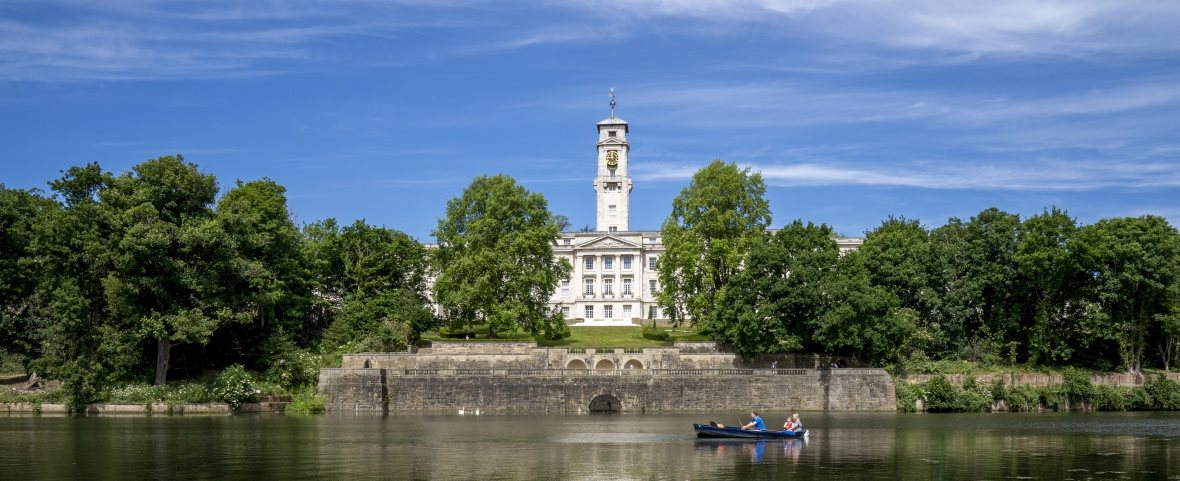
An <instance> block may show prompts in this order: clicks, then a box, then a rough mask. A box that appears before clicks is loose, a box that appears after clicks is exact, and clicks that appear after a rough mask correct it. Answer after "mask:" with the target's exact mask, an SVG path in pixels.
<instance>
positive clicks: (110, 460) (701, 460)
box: [0, 413, 1180, 481]
mask: <svg viewBox="0 0 1180 481" xmlns="http://www.w3.org/2000/svg"><path fill="white" fill-rule="evenodd" d="M785 414H786V413H768V414H766V416H765V417H766V419H767V423H768V424H770V425H772V426H777V425H781V423H782V421H783V418H784V416H785ZM802 414H803V419H804V422H805V423H806V424H807V425H808V426H809V427H810V428H811V430H812V434H811V436H810V439H808V440H807V441H806V442H804V441H797V440H790V441H764V442H748V441H746V442H743V441H707V440H698V439H696V438H695V437H694V434H693V432H692V423H693V422H704V421H708V420H709V419H714V420H717V421H721V422H729V423H735V422H738V421H739V418H741V417H742V416H743V413H725V414H721V413H714V414H712V415H701V414H696V415H640V414H635V415H631V414H624V415H592V416H523V415H522V416H509V415H490V416H489V415H483V416H471V415H467V416H458V415H395V416H386V417H382V416H359V417H356V416H346V415H327V416H311V417H297V416H287V417H283V416H266V415H263V416H218V417H168V416H158V417H90V418H61V417H0V480H14V479H15V480H38V479H209V480H221V479H251V480H259V481H261V480H272V479H273V480H293V479H348V480H353V479H480V480H483V479H503V480H530V479H572V480H598V479H609V480H629V479H637V480H638V479H642V480H697V479H709V480H714V479H945V480H960V479H995V480H1001V479H1048V480H1059V479H1078V480H1082V479H1103V480H1105V479H1180V414H1173V413H1115V414H1105V413H1102V414H1085V413H1078V414H892V413H887V414H866V413H802Z"/></svg>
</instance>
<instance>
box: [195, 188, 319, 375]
mask: <svg viewBox="0 0 1180 481" xmlns="http://www.w3.org/2000/svg"><path fill="white" fill-rule="evenodd" d="M285 192H286V189H284V188H283V187H282V186H281V185H279V184H277V183H276V182H274V181H273V180H270V179H263V180H258V181H253V182H246V183H243V182H241V181H239V182H238V183H237V184H236V185H235V186H234V188H232V189H230V190H229V192H227V193H226V194H225V196H223V197H222V198H221V200H220V201H219V202H218V203H217V209H216V211H215V215H216V219H217V224H218V225H219V226H220V228H221V230H223V231H224V232H225V234H226V236H227V237H228V239H229V241H230V242H231V244H232V247H231V248H232V257H231V258H230V259H229V266H228V267H229V271H228V274H229V275H228V276H226V277H224V278H222V279H221V284H222V285H223V286H224V287H225V292H226V295H227V298H226V300H225V301H224V302H225V307H226V308H228V309H230V310H231V311H232V312H233V313H235V314H236V315H237V316H239V317H240V318H242V319H243V320H244V321H245V322H243V323H241V324H237V323H234V324H229V325H225V326H223V328H222V329H220V331H219V333H218V334H217V336H215V339H214V340H212V341H211V343H212V344H211V345H214V346H216V345H217V343H218V342H219V341H220V343H222V344H224V347H225V348H226V349H219V350H218V351H220V352H227V351H228V349H229V348H230V347H231V346H245V347H246V349H247V350H249V349H250V348H254V350H255V352H254V354H256V355H257V354H260V352H257V349H256V348H258V347H260V346H261V345H262V344H263V342H264V341H265V340H266V339H267V338H268V337H269V336H272V335H284V336H285V335H289V334H288V333H293V332H296V331H298V330H299V329H300V327H301V323H302V321H303V316H304V313H305V310H306V305H307V303H308V299H309V297H310V289H309V287H308V283H307V281H306V279H307V277H308V275H307V264H308V263H307V262H306V260H305V259H304V250H303V237H302V235H301V234H300V232H299V228H298V227H296V226H295V223H294V222H293V221H292V220H291V214H290V212H289V211H288V209H287V198H286V195H285ZM216 361H218V364H221V365H225V364H229V363H231V362H234V361H237V360H230V359H227V358H224V357H223V358H221V359H216ZM262 363H263V364H265V363H266V360H265V359H263V360H262Z"/></svg>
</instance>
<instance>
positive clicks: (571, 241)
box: [562, 237, 574, 246]
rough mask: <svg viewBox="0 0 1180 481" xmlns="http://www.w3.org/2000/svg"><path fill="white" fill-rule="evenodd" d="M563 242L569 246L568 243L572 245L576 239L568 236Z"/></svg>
mask: <svg viewBox="0 0 1180 481" xmlns="http://www.w3.org/2000/svg"><path fill="white" fill-rule="evenodd" d="M562 243H563V244H565V245H567V246H568V245H572V244H573V243H574V240H573V239H570V238H568V237H567V238H565V239H562Z"/></svg>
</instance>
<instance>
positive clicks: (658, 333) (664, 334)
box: [643, 322, 672, 341]
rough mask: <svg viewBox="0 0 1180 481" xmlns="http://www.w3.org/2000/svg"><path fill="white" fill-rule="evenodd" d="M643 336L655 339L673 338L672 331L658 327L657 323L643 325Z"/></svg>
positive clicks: (665, 339)
mask: <svg viewBox="0 0 1180 481" xmlns="http://www.w3.org/2000/svg"><path fill="white" fill-rule="evenodd" d="M643 338H644V339H650V340H653V341H667V340H668V339H671V338H672V333H670V332H668V331H667V330H664V329H660V328H658V327H656V323H654V322H653V323H651V325H648V326H644V327H643Z"/></svg>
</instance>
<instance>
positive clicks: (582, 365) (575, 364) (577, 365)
mask: <svg viewBox="0 0 1180 481" xmlns="http://www.w3.org/2000/svg"><path fill="white" fill-rule="evenodd" d="M565 368H566V369H588V368H587V367H586V362H585V361H583V360H581V359H573V360H571V361H570V363H569V364H567V365H566V366H565Z"/></svg>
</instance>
